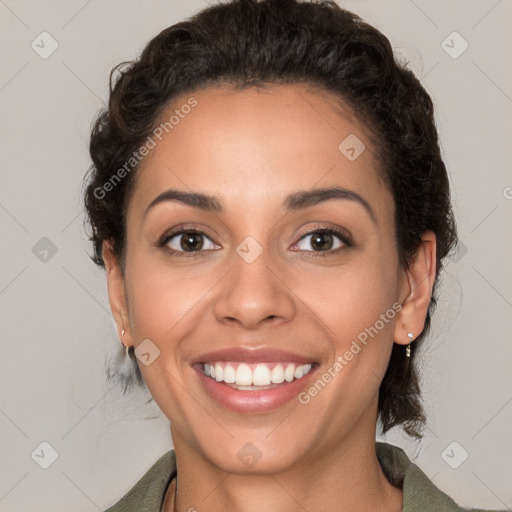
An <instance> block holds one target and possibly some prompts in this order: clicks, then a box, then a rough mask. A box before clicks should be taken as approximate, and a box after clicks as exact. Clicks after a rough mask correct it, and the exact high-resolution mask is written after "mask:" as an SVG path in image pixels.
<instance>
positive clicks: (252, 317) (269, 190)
mask: <svg viewBox="0 0 512 512" xmlns="http://www.w3.org/2000/svg"><path fill="white" fill-rule="evenodd" d="M117 71H118V75H117V77H115V79H114V76H112V77H111V81H112V84H113V85H112V87H111V92H110V101H109V105H108V108H107V110H106V111H104V112H103V113H102V114H101V115H100V117H99V118H98V119H97V121H96V123H95V126H94V129H93V132H92V137H91V144H90V152H91V157H92V160H93V166H92V167H91V170H90V173H89V176H88V185H87V191H86V196H85V202H86V209H87V212H88V216H89V219H90V224H91V240H92V242H93V246H94V256H93V259H94V261H95V262H96V263H97V264H98V265H100V266H104V267H105V269H106V274H107V281H108V290H109V298H110V304H111V309H112V314H113V316H114V319H115V321H116V325H117V329H118V333H119V337H120V339H121V342H122V343H123V345H124V347H126V353H127V355H126V357H127V358H129V361H132V362H133V364H134V365H135V366H136V368H137V371H139V372H140V373H138V376H139V378H140V379H141V381H142V378H143V381H144V382H145V384H146V385H147V387H148V389H149V391H150V392H151V395H152V396H153V398H154V399H155V401H156V402H157V404H158V406H159V407H160V409H161V410H162V411H163V413H164V414H165V415H166V416H167V418H168V419H169V421H170V428H171V434H172V439H173V443H174V446H175V448H174V450H171V451H170V452H168V453H167V454H165V455H164V456H163V457H162V458H161V459H160V460H159V461H157V462H156V463H155V465H154V466H153V467H152V468H151V469H150V470H149V472H148V473H147V474H146V475H145V476H144V477H143V478H142V479H141V480H140V481H139V482H138V483H137V484H136V485H135V486H134V488H133V489H132V490H131V491H130V492H129V493H128V494H127V495H126V496H125V497H123V498H122V499H121V500H120V501H119V502H118V503H117V504H116V505H114V506H113V507H111V508H109V511H110V512H114V511H121V510H122V511H130V510H145V511H155V512H156V511H165V512H169V511H180V512H181V511H192V510H198V511H200V512H201V511H206V510H208V511H248V512H249V511H261V510H269V511H270V510H280V511H295V510H308V511H310V512H312V511H317V510H322V511H325V510H329V511H331V510H332V511H334V510H336V511H342V510H350V511H359V510H361V511H362V510H381V511H389V512H391V511H393V512H397V511H401V510H403V511H404V512H410V511H419V510H436V511H452V510H462V509H461V508H460V507H458V506H457V504H456V503H455V502H454V501H453V500H452V499H451V498H449V497H448V496H447V495H446V494H444V493H442V492H441V491H440V490H439V489H437V488H436V487H435V486H434V485H433V484H432V483H431V482H430V481H429V480H428V478H427V477H426V475H425V474H424V473H423V472H422V471H421V470H420V469H419V468H418V467H417V466H415V465H414V464H412V463H411V462H410V461H409V460H408V458H407V456H406V455H405V452H404V451H403V450H401V449H400V448H398V447H395V446H392V445H390V444H387V443H376V442H375V436H376V424H377V420H379V421H380V422H381V430H382V432H383V433H384V432H386V431H388V430H389V429H390V428H392V427H394V426H401V427H402V428H403V429H404V430H405V431H406V432H407V433H408V434H409V435H411V436H413V437H416V438H421V432H422V428H423V427H424V424H425V415H424V411H423V408H422V405H421V401H420V390H419V387H418V377H417V373H416V370H415V355H416V351H417V350H418V348H419V346H420V344H421V342H422V340H423V338H424V336H425V335H426V332H427V330H428V327H429V323H430V315H431V313H432V310H433V307H434V305H435V297H434V293H435V289H436V283H437V278H438V276H439V273H440V271H441V269H442V264H443V259H444V258H445V257H446V256H447V254H448V253H449V251H450V250H451V249H452V247H453V246H454V244H455V242H456V229H455V222H454V219H453V214H452V210H451V204H450V193H449V184H448V178H447V174H446V169H445V165H444V163H443V161H442V159H441V156H440V150H439V145H438V139H437V132H436V128H435V124H434V120H433V106H432V102H431V99H430V98H429V96H428V94H427V93H426V91H425V90H424V89H423V87H422V86H421V85H420V84H419V82H418V80H417V79H416V78H415V76H414V75H413V73H412V72H410V71H408V70H406V69H403V68H402V67H401V66H400V65H399V64H397V63H396V62H395V60H394V57H393V52H392V49H391V46H390V44H389V41H388V40H387V39H386V38H385V37H384V36H383V35H382V34H381V33H380V32H378V31H377V30H376V29H375V28H373V27H371V26H369V25H368V24H366V23H364V22H363V21H362V20H361V19H360V18H358V17H357V16H356V15H354V14H352V13H350V12H347V11H345V10H343V9H341V8H340V7H338V6H337V5H336V4H335V3H333V2H317V3H299V2H297V1H295V0H281V1H278V0H274V1H272V0H267V1H262V2H256V1H254V0H242V1H233V2H230V3H227V4H222V5H217V6H213V7H210V8H208V9H206V10H203V11H202V12H200V13H198V14H197V15H195V16H194V17H193V18H192V19H190V20H188V21H185V22H182V23H178V24H176V25H174V26H172V27H169V28H167V29H165V30H164V31H162V32H161V33H160V34H159V35H158V36H156V37H155V38H154V39H153V40H152V41H150V42H149V43H148V45H147V46H146V48H145V49H144V51H143V53H142V55H141V57H140V58H139V59H138V60H137V61H134V62H133V63H130V64H129V65H128V66H126V67H123V66H122V67H120V68H117Z"/></svg>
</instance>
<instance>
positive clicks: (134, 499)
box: [105, 450, 176, 512]
mask: <svg viewBox="0 0 512 512" xmlns="http://www.w3.org/2000/svg"><path fill="white" fill-rule="evenodd" d="M175 476H176V454H175V452H174V450H170V451H168V452H167V453H165V454H164V455H162V456H161V457H160V458H159V459H158V460H157V461H156V462H155V463H154V464H153V465H152V466H151V468H150V469H149V470H148V471H147V472H146V473H145V474H144V476H143V477H142V478H141V479H140V480H139V481H138V482H137V483H136V484H135V485H134V486H133V487H132V488H131V489H130V490H129V491H128V492H127V493H126V494H125V495H124V496H123V497H122V498H121V499H120V500H119V501H118V502H117V503H116V504H115V505H112V506H111V507H110V508H108V509H107V510H105V512H131V511H133V512H136V511H137V512H138V511H140V510H144V511H145V512H160V510H161V508H162V504H163V501H164V498H165V492H166V490H167V487H168V486H169V484H170V482H171V481H172V479H173V478H174V477H175Z"/></svg>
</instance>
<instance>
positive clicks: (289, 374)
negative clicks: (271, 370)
mask: <svg viewBox="0 0 512 512" xmlns="http://www.w3.org/2000/svg"><path fill="white" fill-rule="evenodd" d="M294 377H295V365H293V364H289V365H288V366H287V367H286V370H285V371H284V378H285V380H286V382H291V381H292V380H293V379H294Z"/></svg>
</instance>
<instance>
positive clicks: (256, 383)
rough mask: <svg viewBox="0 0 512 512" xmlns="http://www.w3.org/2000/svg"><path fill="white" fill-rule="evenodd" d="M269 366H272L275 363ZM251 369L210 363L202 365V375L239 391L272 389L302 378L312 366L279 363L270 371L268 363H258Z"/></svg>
mask: <svg viewBox="0 0 512 512" xmlns="http://www.w3.org/2000/svg"><path fill="white" fill-rule="evenodd" d="M270 364H271V366H272V365H274V364H275V363H270ZM252 368H253V369H251V366H249V365H248V364H246V363H229V362H212V363H205V364H204V374H205V375H207V376H209V377H211V378H212V379H214V380H216V381H217V382H225V383H226V384H232V385H233V386H232V387H240V388H239V389H246V388H247V389H256V388H259V389H267V388H269V387H270V388H271V387H273V386H272V385H273V384H282V383H283V382H285V381H286V382H292V381H293V380H295V379H300V378H302V377H303V376H304V375H307V374H308V373H309V372H310V371H311V368H312V365H311V364H304V365H299V364H295V363H284V364H280V363H279V364H275V366H274V367H273V368H272V370H271V369H270V368H269V363H259V364H257V365H256V366H254V364H253V365H252Z"/></svg>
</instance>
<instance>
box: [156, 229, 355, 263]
mask: <svg viewBox="0 0 512 512" xmlns="http://www.w3.org/2000/svg"><path fill="white" fill-rule="evenodd" d="M186 233H195V234H198V235H202V236H204V237H205V238H208V240H210V241H211V242H213V240H212V239H211V238H210V237H209V236H208V235H207V234H206V232H204V231H202V230H200V229H196V228H187V229H185V228H183V227H182V226H180V227H179V228H178V229H177V230H175V231H173V232H171V233H166V234H165V235H164V236H163V237H162V238H161V239H160V241H159V242H158V244H157V245H158V247H159V248H163V249H165V250H167V251H169V252H170V253H171V254H172V255H173V256H185V257H187V258H194V257H197V256H200V255H201V253H203V252H208V251H190V252H187V251H176V250H175V249H170V248H168V247H167V248H166V247H165V246H166V245H167V244H168V243H169V241H170V240H172V239H173V238H174V237H175V236H177V235H184V234H186ZM314 234H330V235H335V236H337V237H338V238H339V239H340V240H341V242H342V243H343V246H342V247H338V248H337V249H334V250H329V251H297V252H306V253H309V254H310V255H311V256H313V257H315V258H316V257H321V258H324V257H326V256H332V255H335V254H338V253H339V252H340V251H342V250H344V249H347V248H349V247H352V246H353V243H352V241H351V239H350V238H349V236H348V235H347V234H346V232H345V231H342V230H341V229H339V228H336V227H334V226H330V227H325V226H321V227H320V226H319V227H317V228H314V229H313V230H311V231H308V232H307V233H304V234H303V235H302V236H301V237H300V238H299V240H297V242H296V243H295V244H294V245H296V244H297V243H298V242H300V241H301V240H303V239H304V238H306V237H307V236H310V235H314ZM213 243H215V242H213Z"/></svg>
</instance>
